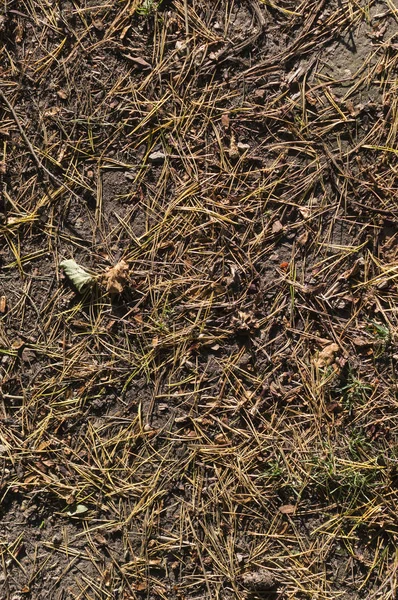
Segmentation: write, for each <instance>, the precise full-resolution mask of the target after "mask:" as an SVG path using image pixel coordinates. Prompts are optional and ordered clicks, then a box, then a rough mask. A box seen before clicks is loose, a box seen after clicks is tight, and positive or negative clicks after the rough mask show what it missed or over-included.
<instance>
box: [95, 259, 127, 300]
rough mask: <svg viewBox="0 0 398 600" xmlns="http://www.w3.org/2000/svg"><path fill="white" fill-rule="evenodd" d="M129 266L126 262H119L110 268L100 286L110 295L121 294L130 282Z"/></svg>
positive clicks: (101, 278) (102, 277) (103, 276)
mask: <svg viewBox="0 0 398 600" xmlns="http://www.w3.org/2000/svg"><path fill="white" fill-rule="evenodd" d="M128 277H129V266H128V264H127V263H126V262H125V261H124V260H121V261H119V262H118V263H117V264H116V265H115V266H113V267H109V268H108V269H107V270H106V271H105V273H104V274H103V275H101V277H100V284H101V285H102V286H104V288H105V289H106V291H107V292H108V293H109V294H121V293H122V292H123V290H124V287H125V285H126V283H127V281H128Z"/></svg>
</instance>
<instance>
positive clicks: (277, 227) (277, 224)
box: [272, 221, 283, 233]
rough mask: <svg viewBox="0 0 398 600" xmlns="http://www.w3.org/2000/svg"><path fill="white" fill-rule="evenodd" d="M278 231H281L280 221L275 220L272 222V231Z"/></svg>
mask: <svg viewBox="0 0 398 600" xmlns="http://www.w3.org/2000/svg"><path fill="white" fill-rule="evenodd" d="M280 231H283V225H282V223H281V222H280V221H275V223H273V224H272V233H279V232H280Z"/></svg>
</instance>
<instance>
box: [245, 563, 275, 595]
mask: <svg viewBox="0 0 398 600" xmlns="http://www.w3.org/2000/svg"><path fill="white" fill-rule="evenodd" d="M242 582H243V585H244V586H245V588H247V589H248V590H250V591H252V592H262V591H267V590H270V589H272V588H273V587H274V586H275V578H274V576H273V574H272V572H271V571H269V570H268V569H264V568H263V569H258V571H251V572H248V573H245V574H244V575H243V576H242Z"/></svg>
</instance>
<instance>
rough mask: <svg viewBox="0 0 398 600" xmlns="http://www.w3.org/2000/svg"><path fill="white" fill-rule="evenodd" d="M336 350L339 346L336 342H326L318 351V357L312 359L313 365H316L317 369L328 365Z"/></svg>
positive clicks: (332, 359)
mask: <svg viewBox="0 0 398 600" xmlns="http://www.w3.org/2000/svg"><path fill="white" fill-rule="evenodd" d="M338 351H339V347H338V345H337V344H335V343H332V344H328V345H327V346H325V348H324V349H323V350H321V351H320V353H319V354H318V358H316V359H315V360H314V364H315V366H316V367H318V369H322V368H323V367H328V366H329V365H331V364H332V363H333V362H334V357H335V354H336V352H338Z"/></svg>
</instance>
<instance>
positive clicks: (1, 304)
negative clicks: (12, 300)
mask: <svg viewBox="0 0 398 600" xmlns="http://www.w3.org/2000/svg"><path fill="white" fill-rule="evenodd" d="M6 309H7V298H6V297H5V296H0V313H5V312H6Z"/></svg>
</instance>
